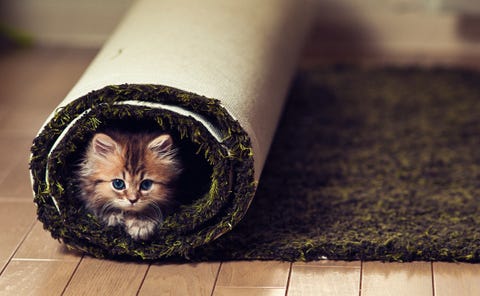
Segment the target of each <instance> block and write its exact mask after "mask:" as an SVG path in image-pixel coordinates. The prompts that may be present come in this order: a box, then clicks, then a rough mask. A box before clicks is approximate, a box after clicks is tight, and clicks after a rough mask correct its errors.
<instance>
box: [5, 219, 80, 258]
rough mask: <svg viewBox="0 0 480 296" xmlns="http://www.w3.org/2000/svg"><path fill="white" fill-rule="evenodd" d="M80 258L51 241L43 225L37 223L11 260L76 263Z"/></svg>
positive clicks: (73, 252)
mask: <svg viewBox="0 0 480 296" xmlns="http://www.w3.org/2000/svg"><path fill="white" fill-rule="evenodd" d="M81 256H82V254H81V253H79V252H76V251H72V250H68V249H67V247H66V246H65V245H64V244H62V243H60V242H59V241H57V240H55V239H53V238H52V237H51V235H50V233H49V232H48V231H46V230H45V229H43V224H42V223H41V222H39V221H37V222H36V223H35V225H34V227H33V229H32V230H31V231H30V233H29V234H28V235H27V237H26V238H25V241H24V242H23V243H22V245H21V246H20V248H19V249H18V251H17V252H16V253H15V256H14V258H13V260H28V259H34V260H38V259H43V260H63V261H74V262H78V261H80V259H81Z"/></svg>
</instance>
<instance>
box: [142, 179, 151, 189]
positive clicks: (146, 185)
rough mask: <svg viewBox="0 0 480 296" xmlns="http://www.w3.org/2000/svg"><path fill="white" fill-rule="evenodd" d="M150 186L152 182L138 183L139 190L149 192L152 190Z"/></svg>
mask: <svg viewBox="0 0 480 296" xmlns="http://www.w3.org/2000/svg"><path fill="white" fill-rule="evenodd" d="M152 185H153V181H152V180H143V181H142V183H140V190H145V191H146V190H150V188H152Z"/></svg>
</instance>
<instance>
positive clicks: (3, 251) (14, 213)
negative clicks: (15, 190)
mask: <svg viewBox="0 0 480 296" xmlns="http://www.w3.org/2000/svg"><path fill="white" fill-rule="evenodd" d="M34 221H35V207H34V205H33V203H32V202H11V201H0V236H1V239H0V264H2V265H1V266H0V270H1V269H3V267H4V264H5V263H6V262H7V261H8V260H9V259H10V257H11V256H12V255H13V253H14V252H15V250H16V249H17V248H18V246H19V245H20V243H21V242H22V240H23V238H24V237H25V236H26V235H27V232H28V231H29V230H30V228H31V227H32V225H33V223H34Z"/></svg>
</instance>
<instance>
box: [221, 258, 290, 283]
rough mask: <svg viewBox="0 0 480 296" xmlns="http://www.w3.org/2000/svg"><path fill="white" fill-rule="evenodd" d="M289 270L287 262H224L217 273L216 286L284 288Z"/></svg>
mask: <svg viewBox="0 0 480 296" xmlns="http://www.w3.org/2000/svg"><path fill="white" fill-rule="evenodd" d="M289 270H290V263H288V262H278V261H237V262H224V263H222V266H221V268H220V272H219V274H218V279H217V287H219V286H223V287H242V288H245V287H256V288H260V287H262V288H286V286H287V281H288V274H289ZM252 271H254V272H252Z"/></svg>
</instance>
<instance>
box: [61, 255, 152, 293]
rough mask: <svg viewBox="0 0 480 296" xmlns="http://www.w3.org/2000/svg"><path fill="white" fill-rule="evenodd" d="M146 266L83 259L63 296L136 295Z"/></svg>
mask: <svg viewBox="0 0 480 296" xmlns="http://www.w3.org/2000/svg"><path fill="white" fill-rule="evenodd" d="M147 269H148V264H140V263H127V262H115V261H109V260H100V259H93V258H89V257H85V258H84V259H82V261H81V262H80V265H79V266H78V268H77V270H76V272H75V274H74V275H73V277H72V280H71V282H70V284H69V285H68V287H67V289H66V290H65V293H64V294H63V295H136V293H137V292H138V290H139V288H140V285H141V283H142V281H143V278H144V277H145V273H146V271H147Z"/></svg>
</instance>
